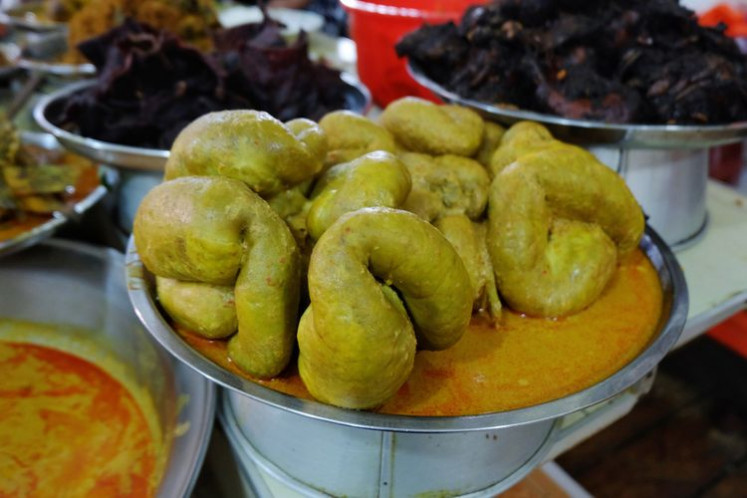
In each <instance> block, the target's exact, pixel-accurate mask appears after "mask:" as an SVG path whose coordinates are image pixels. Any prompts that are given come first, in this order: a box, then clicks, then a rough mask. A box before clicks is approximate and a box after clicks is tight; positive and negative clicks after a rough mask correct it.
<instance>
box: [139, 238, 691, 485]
mask: <svg viewBox="0 0 747 498" xmlns="http://www.w3.org/2000/svg"><path fill="white" fill-rule="evenodd" d="M641 249H642V250H643V251H644V253H645V254H646V255H647V256H648V258H649V260H650V261H651V262H652V264H653V265H654V267H655V268H656V270H657V271H658V274H659V279H660V282H661V285H662V290H663V295H664V308H663V313H662V317H661V320H660V323H659V326H658V332H657V334H656V335H655V337H654V338H653V339H652V342H651V343H650V344H649V346H648V347H647V348H646V349H645V350H644V351H643V352H641V353H640V354H639V355H638V357H636V358H635V359H634V360H633V361H631V362H630V363H628V364H627V365H626V366H625V367H623V368H622V369H621V370H619V371H618V372H617V373H615V374H613V375H611V376H610V377H608V378H606V379H604V380H603V381H601V382H599V383H597V384H595V385H593V386H591V387H589V388H587V389H584V390H582V391H580V392H577V393H574V394H571V395H568V396H565V397H563V398H560V399H557V400H554V401H550V402H547V403H543V404H540V405H535V406H530V407H527V408H522V409H518V410H512V411H506V412H498V413H489V414H484V415H477V416H463V417H412V416H398V415H385V414H378V413H372V412H366V411H354V410H345V409H341V408H336V407H333V406H329V405H325V404H322V403H318V402H315V401H307V400H302V399H298V398H295V397H293V396H288V395H286V394H282V393H279V392H276V391H273V390H271V389H268V388H265V387H262V386H260V385H258V384H256V383H254V382H251V381H249V380H247V379H245V378H243V377H240V376H238V375H236V374H234V373H232V372H230V371H228V370H226V369H224V368H222V367H220V366H218V365H216V364H214V363H212V362H211V361H210V360H208V359H207V358H205V357H204V356H202V355H201V354H200V353H199V352H197V351H196V350H194V349H192V348H191V347H190V346H189V345H188V344H187V343H186V342H184V341H183V340H182V339H181V338H180V337H179V335H178V334H176V333H175V332H174V331H173V330H172V329H171V327H170V325H169V323H168V322H167V320H166V318H165V316H164V315H163V314H162V313H161V311H160V309H159V308H158V306H157V304H156V298H155V291H154V287H153V282H152V276H151V275H149V274H148V272H147V271H146V270H145V268H144V267H143V265H142V262H141V261H140V259H139V257H138V254H137V252H136V250H135V247H134V244H133V242H132V239H130V244H129V247H128V251H127V256H126V260H127V282H128V289H129V294H130V299H131V301H132V303H133V306H134V307H135V310H136V311H137V314H138V316H139V317H140V319H141V320H142V321H143V323H144V324H145V326H146V328H147V329H148V330H149V331H150V332H151V334H152V335H153V336H154V337H155V338H156V339H157V340H158V341H159V342H160V343H161V344H162V345H163V346H164V347H166V349H168V350H169V351H170V352H171V353H172V354H174V355H175V356H176V357H177V358H179V359H180V360H181V361H183V362H185V363H186V364H188V365H190V366H191V367H192V368H194V369H196V370H198V371H199V372H201V373H202V374H203V375H205V376H206V377H208V378H210V379H213V380H214V381H216V382H218V383H219V384H221V385H223V386H225V387H227V388H228V391H227V393H226V401H225V403H224V406H223V410H222V412H221V415H222V420H223V423H224V425H225V426H226V429H227V432H228V433H229V436H230V437H232V439H233V443H234V444H235V445H238V446H240V447H243V449H244V450H245V451H247V452H254V453H255V454H258V455H259V456H260V459H261V460H262V461H263V462H265V463H267V465H266V467H267V468H271V469H275V470H276V471H278V472H280V473H283V474H284V475H287V476H290V478H292V479H293V480H294V481H296V482H298V483H302V485H303V486H304V487H305V489H306V490H308V489H315V490H317V491H319V492H324V493H329V494H333V495H347V496H403V495H405V496H406V495H415V494H423V493H436V494H437V495H438V496H452V495H460V494H469V493H478V492H481V493H482V492H485V493H492V494H495V493H498V492H500V491H501V490H503V489H505V488H507V487H508V486H510V485H511V484H513V483H514V482H515V481H516V480H518V479H519V478H520V477H522V476H523V475H524V474H526V473H527V472H529V471H530V470H531V469H532V468H533V467H534V466H535V465H537V464H538V463H539V462H540V461H541V460H542V458H543V456H544V455H545V454H546V453H547V452H548V451H549V449H550V447H551V446H552V443H553V442H554V441H555V440H557V437H558V433H557V431H558V430H559V428H558V421H559V420H560V419H561V417H563V416H565V415H568V414H570V413H574V412H577V411H579V410H581V409H583V408H585V407H589V406H592V405H595V404H598V403H600V402H602V401H604V400H608V399H610V398H612V397H613V396H615V395H617V394H619V393H621V392H623V391H625V390H626V389H628V388H630V387H631V386H633V385H634V384H636V383H637V382H639V381H640V380H641V379H643V378H644V377H645V376H646V375H647V374H648V373H649V372H651V371H652V370H653V369H654V367H655V366H656V365H657V363H658V362H659V361H660V360H661V359H662V358H663V357H664V355H665V354H666V353H667V351H669V349H670V348H671V347H672V346H673V345H674V343H675V342H676V340H677V338H678V337H679V334H680V332H681V331H682V328H683V326H684V324H685V320H686V317H687V307H688V298H687V289H686V284H685V280H684V275H683V274H682V270H681V269H680V267H679V264H678V263H677V261H676V260H675V258H674V256H673V254H672V253H671V251H670V250H669V249H668V247H667V245H666V244H665V243H664V242H663V241H662V240H661V239H660V238H659V237H658V236H657V235H656V234H655V233H654V232H653V231H652V230H650V229H649V230H647V233H646V235H645V236H644V239H643V241H642V242H641ZM234 429H238V430H234Z"/></svg>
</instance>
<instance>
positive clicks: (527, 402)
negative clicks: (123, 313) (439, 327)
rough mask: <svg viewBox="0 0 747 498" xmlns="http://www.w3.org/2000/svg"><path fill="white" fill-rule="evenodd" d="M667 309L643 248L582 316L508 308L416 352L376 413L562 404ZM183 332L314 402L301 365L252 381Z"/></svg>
mask: <svg viewBox="0 0 747 498" xmlns="http://www.w3.org/2000/svg"><path fill="white" fill-rule="evenodd" d="M661 309H662V292H661V286H660V283H659V278H658V275H657V273H656V270H655V269H654V268H653V266H652V265H651V263H650V262H649V261H648V259H647V258H646V257H645V255H644V254H643V253H642V252H641V251H637V252H636V253H635V255H634V256H633V257H632V258H630V260H629V261H627V262H626V263H625V264H622V265H621V266H620V267H619V268H618V271H617V273H616V274H615V276H614V278H613V279H612V281H611V282H610V284H609V285H608V287H607V289H605V291H604V293H603V294H602V296H601V297H600V298H599V299H598V300H597V301H596V302H595V303H594V304H593V305H591V306H590V307H589V308H587V309H586V310H584V311H582V312H580V313H577V314H575V315H573V316H570V317H566V318H561V319H545V318H530V317H526V316H522V315H519V314H517V313H514V312H512V311H510V310H506V309H504V313H503V317H502V318H501V322H500V324H499V326H498V327H494V326H492V325H491V324H489V323H487V322H485V321H484V320H481V319H480V318H479V317H474V318H473V320H472V323H471V324H470V327H469V329H468V330H467V332H466V333H465V335H464V337H462V339H460V341H459V342H458V343H457V344H456V345H455V346H452V347H451V348H449V349H447V350H445V351H418V353H417V355H416V357H415V368H414V369H413V371H412V373H411V374H410V377H409V378H408V380H407V382H406V383H405V384H404V385H403V386H402V388H400V390H399V391H398V392H397V394H396V395H395V396H394V398H392V399H391V400H389V401H388V402H387V403H386V404H384V405H383V406H382V407H380V408H379V409H378V410H377V411H379V412H382V413H392V414H402V415H425V416H457V415H476V414H481V413H491V412H497V411H505V410H511V409H515V408H522V407H527V406H531V405H536V404H539V403H543V402H547V401H551V400H553V399H558V398H561V397H563V396H566V395H568V394H571V393H574V392H577V391H580V390H582V389H585V388H587V387H589V386H591V385H593V384H595V383H597V382H599V381H601V380H603V379H604V378H606V377H608V376H610V375H612V374H613V373H615V372H616V371H618V370H619V369H620V368H622V367H623V366H624V365H625V364H627V363H628V362H630V361H631V360H632V359H633V358H635V357H636V356H637V355H638V354H639V353H640V352H641V351H642V350H643V349H644V348H645V347H646V346H647V345H648V344H649V342H650V341H651V339H652V337H653V335H654V333H655V332H656V327H657V324H658V321H659V318H660V316H661ZM177 331H178V333H179V334H180V335H181V336H182V337H184V338H185V339H186V340H187V342H188V343H189V344H191V345H192V346H193V347H195V348H196V349H198V350H199V351H200V352H202V353H203V354H204V355H205V356H207V357H208V358H210V359H211V360H212V361H214V362H216V363H218V364H219V365H221V366H223V367H225V368H227V369H229V370H230V371H232V372H234V373H236V374H239V375H242V376H244V377H246V378H248V379H250V380H253V381H254V382H257V383H258V384H261V385H263V386H266V387H269V388H271V389H275V390H277V391H280V392H284V393H287V394H291V395H294V396H297V397H300V398H305V399H313V398H312V397H311V395H310V394H309V393H308V391H307V390H306V388H305V387H304V385H303V382H302V381H301V378H300V377H299V375H298V370H297V368H296V366H295V362H294V363H293V364H292V365H291V366H290V367H289V368H288V369H287V371H286V372H284V373H283V374H282V375H281V376H279V377H277V378H274V379H270V380H261V379H255V378H251V377H250V376H248V375H247V374H245V373H242V372H241V371H240V370H239V369H238V368H237V367H236V366H235V365H234V364H233V362H231V360H230V359H229V358H228V357H227V353H226V342H224V341H212V340H207V339H203V338H201V337H199V336H197V335H195V334H194V333H191V332H189V331H185V330H182V329H179V328H177Z"/></svg>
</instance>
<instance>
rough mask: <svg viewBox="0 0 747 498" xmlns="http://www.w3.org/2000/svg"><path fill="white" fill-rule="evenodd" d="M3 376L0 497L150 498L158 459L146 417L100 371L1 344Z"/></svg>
mask: <svg viewBox="0 0 747 498" xmlns="http://www.w3.org/2000/svg"><path fill="white" fill-rule="evenodd" d="M4 326H7V323H6V324H4ZM0 372H2V375H0V496H38V497H55V496H61V494H64V495H65V496H76V497H109V496H111V497H114V496H116V497H149V496H154V494H155V488H156V485H157V483H158V480H159V478H160V472H161V465H160V460H161V457H160V456H159V453H160V447H159V441H158V438H157V437H156V436H155V435H154V434H153V432H152V426H151V423H150V421H149V420H148V417H147V415H146V413H148V412H147V410H143V409H142V404H141V403H140V402H139V400H138V399H137V396H135V395H134V394H133V393H132V392H131V391H130V390H129V389H128V388H127V387H125V386H124V385H123V384H122V383H121V382H119V381H118V380H117V379H115V378H114V377H113V376H112V375H110V374H109V373H108V372H107V371H106V370H105V369H104V368H101V367H100V366H98V365H96V364H94V363H92V362H90V361H88V360H85V359H83V358H81V357H79V356H75V355H73V354H70V353H67V352H64V351H62V350H60V349H56V348H53V347H47V346H46V345H38V344H32V343H27V342H11V341H0ZM62 490H64V492H63V491H62Z"/></svg>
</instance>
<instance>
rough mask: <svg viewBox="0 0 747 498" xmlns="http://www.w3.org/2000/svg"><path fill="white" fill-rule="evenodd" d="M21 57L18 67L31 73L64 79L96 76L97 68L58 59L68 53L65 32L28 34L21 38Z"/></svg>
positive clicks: (87, 64) (91, 65) (89, 64)
mask: <svg viewBox="0 0 747 498" xmlns="http://www.w3.org/2000/svg"><path fill="white" fill-rule="evenodd" d="M19 45H20V46H21V55H20V57H19V59H18V67H21V68H24V69H27V70H29V71H36V72H40V73H45V74H50V75H54V76H62V77H70V78H74V77H89V76H91V75H94V74H96V67H95V66H94V65H93V64H91V63H88V62H82V63H79V64H71V63H68V62H60V61H59V60H58V59H59V58H60V57H61V56H62V55H63V54H64V53H65V52H66V51H67V48H68V47H67V35H66V32H65V31H49V32H43V33H27V34H25V35H24V36H22V37H19Z"/></svg>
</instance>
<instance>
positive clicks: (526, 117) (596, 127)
mask: <svg viewBox="0 0 747 498" xmlns="http://www.w3.org/2000/svg"><path fill="white" fill-rule="evenodd" d="M407 69H408V71H409V73H410V75H411V76H412V77H413V79H414V80H415V81H417V82H418V83H419V84H421V85H423V86H424V87H426V88H428V89H429V90H431V91H432V92H433V93H435V94H436V95H438V96H439V97H441V98H442V99H443V100H445V101H447V102H453V103H455V104H459V105H463V106H465V107H470V108H472V109H475V110H476V111H478V112H480V113H481V114H483V115H484V116H488V117H490V118H491V119H492V120H493V121H497V122H499V123H503V124H506V125H512V124H514V123H516V122H518V121H537V122H538V123H542V124H544V125H545V126H547V128H548V129H549V130H550V132H551V133H552V134H553V136H555V137H557V138H559V139H560V140H563V141H566V142H573V143H580V144H583V145H604V146H616V147H620V148H669V149H672V148H677V149H698V148H704V147H714V146H717V145H724V144H729V143H733V142H738V141H740V140H743V139H745V138H747V121H742V122H738V123H730V124H722V125H711V126H697V125H644V124H611V123H603V122H600V121H588V120H581V119H569V118H563V117H560V116H555V115H551V114H543V113H539V112H534V111H525V110H519V109H512V108H509V107H503V106H498V105H493V104H490V103H487V102H481V101H478V100H473V99H470V98H467V97H463V96H460V95H458V94H456V93H454V92H453V91H451V90H449V89H447V88H444V87H443V86H442V85H440V84H438V83H436V82H435V81H433V80H432V79H430V78H429V77H428V76H427V75H426V73H425V71H423V69H422V68H421V67H420V66H418V65H417V64H416V63H414V62H412V61H409V62H408V64H407Z"/></svg>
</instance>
